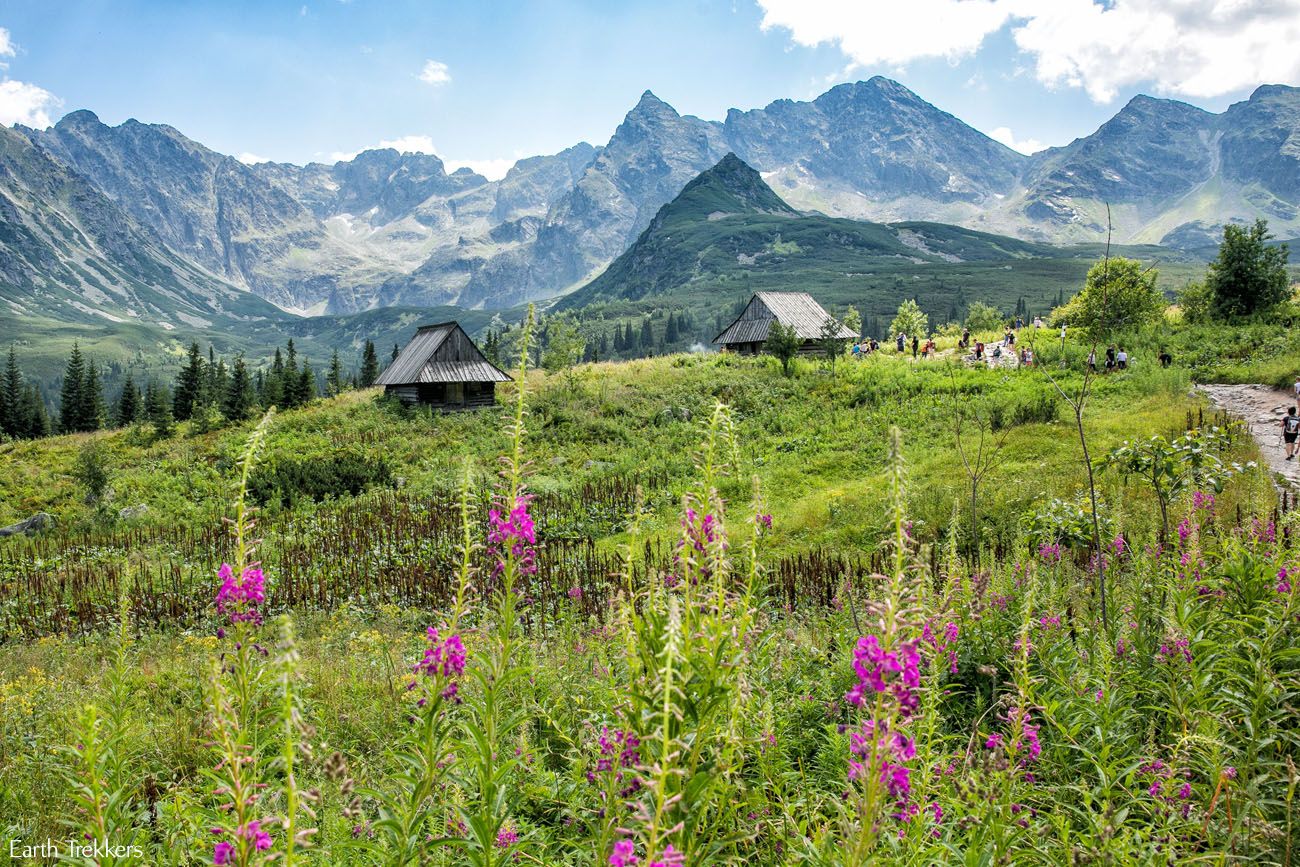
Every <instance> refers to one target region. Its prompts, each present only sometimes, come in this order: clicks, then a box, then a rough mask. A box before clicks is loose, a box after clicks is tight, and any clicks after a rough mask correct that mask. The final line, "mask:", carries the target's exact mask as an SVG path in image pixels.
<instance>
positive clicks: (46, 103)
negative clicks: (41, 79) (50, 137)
mask: <svg viewBox="0 0 1300 867" xmlns="http://www.w3.org/2000/svg"><path fill="white" fill-rule="evenodd" d="M61 105H63V100H61V99H59V98H58V97H57V96H55V95H54V94H52V93H50V92H49V91H48V90H46V89H45V88H43V87H37V86H36V85H34V84H28V83H27V82H25V81H14V80H13V79H8V78H7V79H5V80H4V81H0V124H4V125H5V126H13V125H14V124H16V123H21V124H24V125H26V126H32V127H36V128H37V129H44V128H45V127H47V126H53V124H54V121H53V120H52V119H51V118H50V114H49V113H50V111H51V110H54V109H57V108H58V107H59V106H61Z"/></svg>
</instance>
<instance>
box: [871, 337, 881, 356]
mask: <svg viewBox="0 0 1300 867" xmlns="http://www.w3.org/2000/svg"><path fill="white" fill-rule="evenodd" d="M870 351H871V352H879V351H880V341H879V340H877V339H876V338H874V337H873V338H871V346H870Z"/></svg>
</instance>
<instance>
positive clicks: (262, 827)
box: [205, 410, 306, 867]
mask: <svg viewBox="0 0 1300 867" xmlns="http://www.w3.org/2000/svg"><path fill="white" fill-rule="evenodd" d="M273 413H274V410H270V411H268V412H267V413H266V415H265V416H263V417H262V420H261V422H259V423H258V425H257V427H255V428H254V429H253V432H252V434H251V435H250V436H249V439H248V445H247V447H246V448H245V450H244V456H243V461H242V466H241V471H240V477H239V482H238V488H237V493H236V497H235V516H234V518H233V519H231V521H230V524H231V526H232V528H233V532H234V536H235V555H234V560H235V563H234V565H233V566H231V565H228V564H222V568H221V571H220V577H221V579H222V584H221V587H220V589H219V590H218V592H217V597H216V607H217V610H218V613H219V614H220V616H221V617H222V622H223V625H222V626H221V627H220V628H219V629H218V631H217V635H218V638H222V639H227V640H229V641H232V642H233V645H234V647H233V653H229V652H223V653H222V654H221V657H220V659H219V661H218V663H217V665H216V666H215V667H214V669H213V671H212V673H211V676H210V677H209V680H208V689H207V702H208V708H209V713H210V714H211V717H212V735H213V745H214V747H215V749H216V753H217V757H218V761H217V764H216V766H215V767H214V768H212V769H211V770H209V771H206V772H205V775H206V776H207V777H208V778H209V779H210V781H211V782H212V783H213V795H214V796H215V797H216V799H217V802H218V803H217V807H216V809H215V810H214V811H213V816H214V820H213V822H212V827H211V829H210V830H211V834H212V838H213V848H212V861H213V864H214V865H218V867H220V865H226V864H230V865H238V867H247V865H249V864H258V863H263V862H265V861H267V860H269V858H270V857H271V854H272V853H271V850H272V847H273V846H274V845H275V838H274V836H273V835H272V834H271V833H270V829H271V828H272V827H273V826H274V825H275V824H276V823H275V822H274V821H273V820H272V819H271V818H270V817H266V816H261V815H259V814H258V810H259V806H260V803H261V802H262V800H263V798H264V796H265V789H266V788H267V786H268V784H267V782H266V778H267V777H268V776H269V774H268V771H269V768H268V767H265V765H266V764H268V763H266V762H263V761H262V758H261V755H260V750H259V746H258V745H259V743H260V736H259V734H260V729H261V728H262V727H263V725H264V724H266V725H269V724H270V722H271V721H270V719H269V717H271V716H273V714H274V712H273V711H269V710H268V709H267V702H265V701H263V699H264V697H266V693H267V691H268V688H269V685H270V684H269V680H270V678H269V677H268V671H267V667H266V666H263V665H262V664H261V658H262V657H264V656H266V655H267V651H266V650H265V649H264V648H262V647H261V645H259V644H258V643H257V642H256V639H257V637H258V631H259V627H260V626H261V623H262V613H261V610H260V606H261V604H262V603H263V601H264V599H265V591H264V585H263V576H262V571H261V569H260V568H259V567H258V564H257V563H255V562H253V561H252V556H253V552H254V551H255V550H256V547H257V542H256V541H255V540H253V539H251V538H250V534H251V533H252V531H253V527H254V523H253V510H252V507H251V506H249V505H248V501H247V494H248V480H249V477H250V475H251V474H252V471H253V467H254V466H255V464H256V462H257V457H258V454H259V453H260V451H261V448H262V445H263V443H264V441H265V438H266V431H267V429H268V428H269V427H270V423H271V419H272V416H273ZM227 626H229V633H227ZM291 683H292V677H290V678H288V680H287V681H285V685H284V689H286V690H291V689H292V686H291ZM292 701H293V700H292V697H290V700H289V704H290V705H291V704H292ZM272 706H273V705H272ZM291 719H292V714H291ZM295 737H296V735H295ZM287 756H288V753H282V759H283V758H285V757H287ZM286 769H287V770H290V771H291V770H292V762H291V760H290V764H289V765H287V766H286ZM293 786H294V784H293V783H292V782H290V787H291V788H292V787H293ZM289 800H290V803H291V804H292V809H293V810H294V811H295V812H296V810H297V806H298V799H297V796H296V795H293V796H291V797H290V799H289ZM293 821H294V817H286V818H285V819H284V820H282V821H281V823H280V824H281V825H282V826H284V825H287V826H288V828H290V829H292V828H293ZM305 841H306V838H305V837H304V838H302V839H301V840H300V841H299V842H305ZM277 854H278V855H282V856H285V857H288V858H290V859H291V858H292V857H293V841H288V842H287V843H286V846H285V849H284V850H283V851H282V852H280V853H277Z"/></svg>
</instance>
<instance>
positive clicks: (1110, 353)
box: [1106, 343, 1115, 373]
mask: <svg viewBox="0 0 1300 867" xmlns="http://www.w3.org/2000/svg"><path fill="white" fill-rule="evenodd" d="M1114 369H1115V344H1113V343H1112V344H1111V345H1110V346H1107V347H1106V372H1107V373H1110V372H1111V371H1112V370H1114Z"/></svg>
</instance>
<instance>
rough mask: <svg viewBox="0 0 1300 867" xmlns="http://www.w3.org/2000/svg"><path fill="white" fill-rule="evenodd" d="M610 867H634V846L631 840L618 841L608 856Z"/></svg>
mask: <svg viewBox="0 0 1300 867" xmlns="http://www.w3.org/2000/svg"><path fill="white" fill-rule="evenodd" d="M609 865H610V867H636V846H635V845H633V843H632V841H631V840H619V841H618V842H617V843H615V844H614V852H613V853H612V854H611V855H610V856H609Z"/></svg>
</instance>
